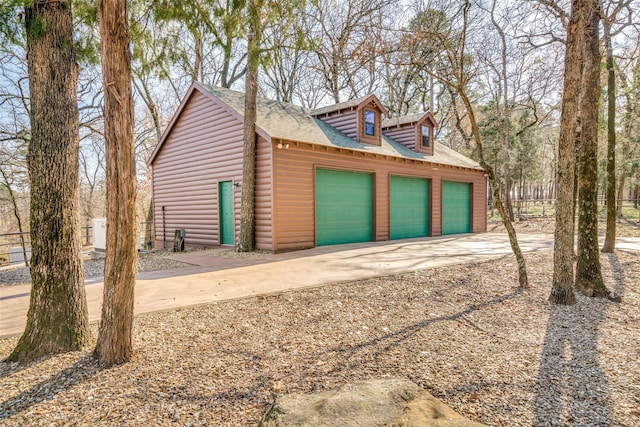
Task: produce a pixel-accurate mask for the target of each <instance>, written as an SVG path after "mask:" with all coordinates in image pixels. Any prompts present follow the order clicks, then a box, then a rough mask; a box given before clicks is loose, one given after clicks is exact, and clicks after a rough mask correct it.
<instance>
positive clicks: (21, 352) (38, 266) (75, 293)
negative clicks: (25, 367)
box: [7, 0, 89, 363]
mask: <svg viewBox="0 0 640 427" xmlns="http://www.w3.org/2000/svg"><path fill="white" fill-rule="evenodd" d="M25 24H26V32H27V67H28V74H29V90H30V106H31V111H30V120H31V141H30V142H29V152H28V155H27V163H28V170H29V177H30V186H31V219H30V227H31V246H32V249H31V251H32V258H31V282H32V285H31V299H30V305H29V311H28V313H27V325H26V328H25V331H24V333H23V335H22V336H21V337H20V340H19V341H18V344H17V345H16V348H15V349H14V350H13V352H12V353H11V355H10V356H9V358H8V359H7V360H10V361H18V362H22V363H26V362H30V361H32V360H35V359H37V358H39V357H42V356H44V355H48V354H53V353H58V352H63V351H73V350H80V349H81V348H82V347H84V345H86V344H87V341H88V339H89V329H88V325H89V322H88V312H87V301H86V294H85V288H84V269H83V266H82V244H81V240H80V239H81V238H80V215H79V212H80V176H79V173H80V172H79V166H78V165H79V163H78V150H79V137H78V132H79V131H78V129H79V128H78V126H79V118H78V104H77V95H76V91H77V84H78V65H77V64H76V58H75V49H74V45H73V17H72V11H71V2H70V1H47V0H36V1H34V2H31V3H29V5H28V6H27V7H26V8H25Z"/></svg>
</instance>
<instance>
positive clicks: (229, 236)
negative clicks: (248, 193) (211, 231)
mask: <svg viewBox="0 0 640 427" xmlns="http://www.w3.org/2000/svg"><path fill="white" fill-rule="evenodd" d="M218 196H219V199H220V244H221V245H233V244H234V243H235V221H234V218H233V182H231V181H223V182H220V183H219V184H218Z"/></svg>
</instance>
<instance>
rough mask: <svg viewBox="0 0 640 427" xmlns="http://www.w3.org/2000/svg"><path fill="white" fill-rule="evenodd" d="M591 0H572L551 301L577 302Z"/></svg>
mask: <svg viewBox="0 0 640 427" xmlns="http://www.w3.org/2000/svg"><path fill="white" fill-rule="evenodd" d="M586 1H587V0H572V2H571V19H570V21H569V26H568V28H569V31H568V32H567V41H566V54H565V63H564V91H563V94H562V113H561V117H560V136H559V138H558V167H557V169H556V229H555V233H554V241H555V245H554V247H553V285H552V288H551V295H550V296H549V301H551V302H553V303H556V304H575V302H576V297H575V294H574V292H573V255H574V253H573V239H574V215H573V200H574V189H573V185H574V174H575V158H576V152H575V141H576V125H577V121H578V99H579V97H580V82H581V79H580V78H581V64H582V46H583V40H582V37H583V34H584V27H585V20H586V13H587V4H586Z"/></svg>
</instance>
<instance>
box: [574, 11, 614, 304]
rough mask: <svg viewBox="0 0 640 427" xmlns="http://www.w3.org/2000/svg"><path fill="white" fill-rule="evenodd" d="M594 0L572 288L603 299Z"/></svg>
mask: <svg viewBox="0 0 640 427" xmlns="http://www.w3.org/2000/svg"><path fill="white" fill-rule="evenodd" d="M596 1H597V0H596ZM596 1H593V4H592V6H591V11H590V18H589V21H588V24H587V25H586V27H585V34H584V47H585V48H584V71H583V80H582V98H581V101H580V113H581V129H582V130H581V132H580V140H579V151H580V156H579V158H580V160H579V162H578V166H579V168H578V169H579V179H578V182H579V190H578V194H579V201H578V262H577V267H576V282H575V289H576V290H577V291H578V292H580V293H582V294H584V295H587V296H596V297H607V296H608V295H609V293H610V292H609V290H608V289H607V288H606V286H605V285H604V280H603V278H602V268H601V266H600V253H599V251H598V97H599V95H600V59H601V54H600V37H599V30H600V28H599V27H600V25H599V24H600V13H599V10H598V9H599V8H598V7H597V3H596Z"/></svg>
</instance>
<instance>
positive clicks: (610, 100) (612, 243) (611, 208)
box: [602, 18, 616, 253]
mask: <svg viewBox="0 0 640 427" xmlns="http://www.w3.org/2000/svg"><path fill="white" fill-rule="evenodd" d="M607 19H608V18H605V19H604V20H603V24H604V25H603V27H604V37H605V45H606V47H607V229H606V232H605V237H604V245H603V246H602V252H606V253H613V252H615V250H616V71H615V65H614V62H613V46H612V42H611V24H610V23H609V21H608V20H607Z"/></svg>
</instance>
